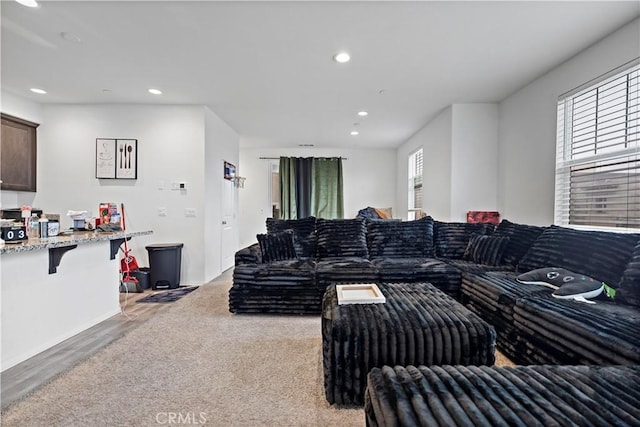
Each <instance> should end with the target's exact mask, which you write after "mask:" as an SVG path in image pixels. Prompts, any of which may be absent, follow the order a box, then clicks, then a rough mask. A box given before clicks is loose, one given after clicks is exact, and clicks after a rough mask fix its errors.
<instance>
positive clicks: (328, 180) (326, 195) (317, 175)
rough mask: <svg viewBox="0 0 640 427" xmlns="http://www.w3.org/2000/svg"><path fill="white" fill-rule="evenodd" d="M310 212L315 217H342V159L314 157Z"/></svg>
mask: <svg viewBox="0 0 640 427" xmlns="http://www.w3.org/2000/svg"><path fill="white" fill-rule="evenodd" d="M311 214H312V215H313V216H315V217H316V218H326V219H334V218H343V217H344V201H343V194H342V159H341V158H338V157H331V158H314V159H313V167H312V169H311Z"/></svg>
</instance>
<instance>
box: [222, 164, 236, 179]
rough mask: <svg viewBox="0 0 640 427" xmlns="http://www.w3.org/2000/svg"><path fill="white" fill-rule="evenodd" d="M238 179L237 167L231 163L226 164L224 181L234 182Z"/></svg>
mask: <svg viewBox="0 0 640 427" xmlns="http://www.w3.org/2000/svg"><path fill="white" fill-rule="evenodd" d="M235 177H236V166H235V165H234V164H231V163H229V162H224V179H228V180H231V181H233V179H234V178H235Z"/></svg>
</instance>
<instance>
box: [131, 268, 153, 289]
mask: <svg viewBox="0 0 640 427" xmlns="http://www.w3.org/2000/svg"><path fill="white" fill-rule="evenodd" d="M131 275H132V276H133V277H135V278H136V279H138V284H139V285H140V287H141V288H142V289H143V290H144V289H149V288H150V287H151V281H150V279H149V275H150V268H149V267H140V268H139V269H137V270H133V271H132V272H131Z"/></svg>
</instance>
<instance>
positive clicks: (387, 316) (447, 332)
mask: <svg viewBox="0 0 640 427" xmlns="http://www.w3.org/2000/svg"><path fill="white" fill-rule="evenodd" d="M379 287H380V290H381V291H382V293H383V294H384V296H385V298H386V299H387V302H386V303H384V304H351V305H341V306H339V305H338V298H337V295H336V288H335V285H332V286H330V287H329V288H328V289H327V291H326V292H325V294H324V298H323V306H322V307H323V308H322V351H323V364H324V388H325V395H326V398H327V400H328V401H329V403H332V404H333V403H337V404H341V405H362V404H363V403H364V390H365V387H366V381H367V379H366V378H367V374H368V372H369V371H370V370H371V369H372V368H374V367H381V366H383V365H442V364H448V365H451V364H460V365H492V364H493V363H494V361H495V355H494V351H495V344H496V333H495V330H494V329H493V327H492V326H490V325H489V324H487V323H486V322H484V321H483V320H482V319H480V317H478V316H477V315H475V314H473V313H472V312H470V311H469V310H467V309H466V308H465V307H464V306H463V305H462V304H460V303H458V302H457V301H456V300H455V299H453V298H452V297H450V296H448V295H446V294H445V293H444V292H442V291H440V290H438V289H436V288H435V287H434V286H432V285H431V284H428V283H412V284H407V283H394V284H383V285H379Z"/></svg>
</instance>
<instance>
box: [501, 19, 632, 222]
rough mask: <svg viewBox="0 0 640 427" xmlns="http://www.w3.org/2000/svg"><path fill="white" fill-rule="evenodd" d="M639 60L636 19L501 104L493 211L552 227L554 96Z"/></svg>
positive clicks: (512, 218)
mask: <svg viewBox="0 0 640 427" xmlns="http://www.w3.org/2000/svg"><path fill="white" fill-rule="evenodd" d="M638 56H640V20H637V19H636V20H635V21H633V22H632V23H630V24H628V25H626V26H624V27H622V28H621V29H620V30H618V31H616V32H615V33H613V34H611V35H610V36H608V37H606V38H604V39H603V40H601V41H600V42H598V43H596V44H594V45H593V46H591V47H589V48H588V49H586V50H584V51H582V52H580V53H579V54H577V55H576V56H574V57H573V58H571V59H569V60H568V61H566V62H565V63H563V64H562V65H560V66H559V67H557V68H555V69H553V70H552V71H550V72H549V73H547V74H545V75H543V76H541V77H540V78H538V79H537V80H535V81H534V82H532V83H531V84H529V85H528V86H526V87H524V88H522V89H521V90H519V91H517V92H516V93H514V94H512V95H510V96H509V97H507V98H506V99H505V100H503V101H502V102H501V103H500V107H499V114H500V125H499V138H498V140H499V143H498V147H499V148H498V150H499V152H498V210H499V211H500V212H501V215H502V217H503V218H508V219H510V220H512V221H516V222H522V223H527V224H539V225H548V224H551V223H553V219H554V217H553V209H554V198H555V193H554V182H555V144H556V108H557V100H558V97H559V96H560V95H561V94H563V93H565V92H568V91H569V90H571V89H573V88H575V87H577V86H580V85H581V84H583V83H585V82H588V81H590V80H592V79H594V78H596V77H598V76H600V75H602V74H604V73H606V72H608V71H610V70H612V69H614V68H617V67H619V66H620V65H622V64H624V63H626V62H628V61H631V60H632V59H634V58H637V57H638Z"/></svg>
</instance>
